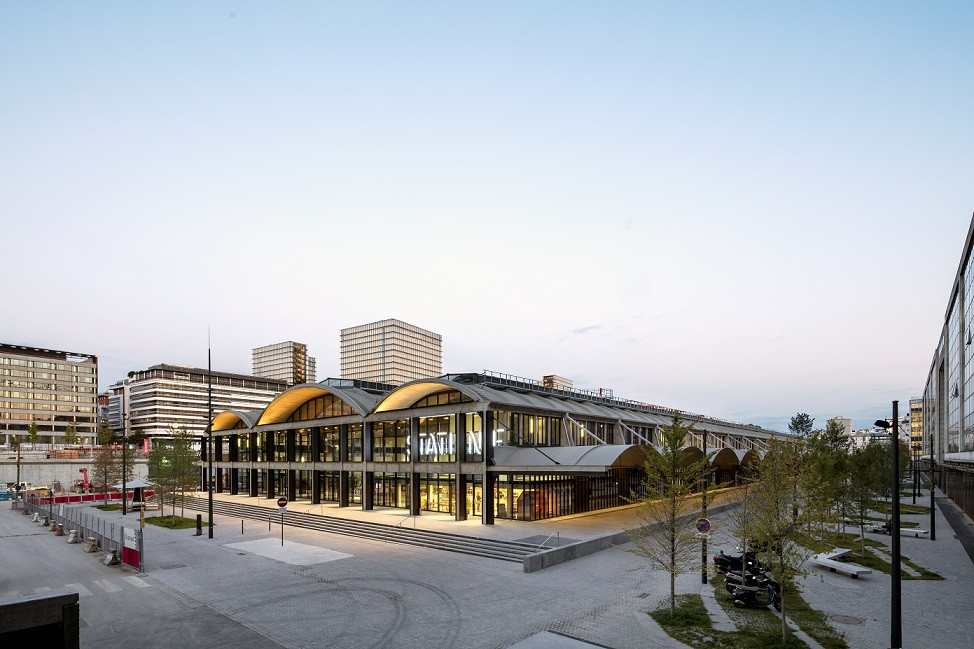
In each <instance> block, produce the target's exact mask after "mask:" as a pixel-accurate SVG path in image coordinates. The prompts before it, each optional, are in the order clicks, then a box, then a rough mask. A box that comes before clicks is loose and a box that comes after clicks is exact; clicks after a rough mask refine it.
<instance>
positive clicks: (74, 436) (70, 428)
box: [64, 422, 78, 444]
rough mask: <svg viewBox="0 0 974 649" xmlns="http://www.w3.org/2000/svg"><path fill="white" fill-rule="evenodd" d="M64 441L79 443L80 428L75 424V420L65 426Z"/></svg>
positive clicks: (66, 442)
mask: <svg viewBox="0 0 974 649" xmlns="http://www.w3.org/2000/svg"><path fill="white" fill-rule="evenodd" d="M64 443H65V444H77V443H78V428H77V426H75V425H74V422H70V423H68V425H67V426H65V428H64Z"/></svg>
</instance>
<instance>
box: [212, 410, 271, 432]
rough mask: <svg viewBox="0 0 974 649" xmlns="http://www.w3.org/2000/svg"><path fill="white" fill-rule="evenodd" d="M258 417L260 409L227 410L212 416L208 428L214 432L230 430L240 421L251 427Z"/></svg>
mask: <svg viewBox="0 0 974 649" xmlns="http://www.w3.org/2000/svg"><path fill="white" fill-rule="evenodd" d="M258 417H260V410H227V411H225V412H221V413H220V414H219V415H217V416H216V417H214V418H213V422H212V427H211V428H210V430H212V431H213V432H214V433H215V432H217V431H221V430H230V429H232V428H234V427H235V426H236V425H237V423H238V422H241V421H242V422H243V423H244V425H245V426H246V427H247V428H252V427H253V425H254V424H255V423H257V419H258Z"/></svg>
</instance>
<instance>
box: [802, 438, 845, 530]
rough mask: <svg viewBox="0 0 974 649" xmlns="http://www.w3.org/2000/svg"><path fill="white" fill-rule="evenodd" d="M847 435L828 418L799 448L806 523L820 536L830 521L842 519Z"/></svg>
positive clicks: (835, 521)
mask: <svg viewBox="0 0 974 649" xmlns="http://www.w3.org/2000/svg"><path fill="white" fill-rule="evenodd" d="M849 444H850V442H849V438H848V437H847V436H846V434H845V430H844V429H843V428H842V426H841V425H840V424H839V423H838V422H835V421H829V422H828V424H827V425H826V427H825V430H824V431H822V430H817V431H814V432H813V433H812V434H811V435H809V436H808V437H807V438H806V440H805V444H804V446H803V447H802V463H801V467H802V473H801V485H800V486H801V492H802V494H803V502H804V507H805V512H806V515H807V517H808V519H809V522H810V523H811V524H812V525H814V527H816V528H817V531H818V533H819V535H820V536H823V535H824V533H825V529H826V527H827V526H829V525H830V524H832V523H836V524H837V523H840V522H841V521H842V520H844V516H843V515H842V514H843V512H844V511H845V507H846V504H847V500H848V498H847V489H848V480H847V478H848V475H849Z"/></svg>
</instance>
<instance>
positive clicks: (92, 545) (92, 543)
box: [85, 536, 98, 552]
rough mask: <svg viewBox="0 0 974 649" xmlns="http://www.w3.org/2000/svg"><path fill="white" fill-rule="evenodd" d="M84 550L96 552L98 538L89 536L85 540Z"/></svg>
mask: <svg viewBox="0 0 974 649" xmlns="http://www.w3.org/2000/svg"><path fill="white" fill-rule="evenodd" d="M85 552H98V539H96V538H94V537H93V536H89V537H88V540H87V541H85Z"/></svg>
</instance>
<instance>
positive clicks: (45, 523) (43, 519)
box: [40, 516, 51, 527]
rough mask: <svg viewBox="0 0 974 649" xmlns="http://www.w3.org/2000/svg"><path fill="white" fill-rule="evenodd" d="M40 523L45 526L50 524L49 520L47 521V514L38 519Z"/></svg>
mask: <svg viewBox="0 0 974 649" xmlns="http://www.w3.org/2000/svg"><path fill="white" fill-rule="evenodd" d="M40 523H41V526H43V527H47V526H48V525H50V524H51V521H49V520H47V516H45V517H44V518H42V519H41V520H40Z"/></svg>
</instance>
